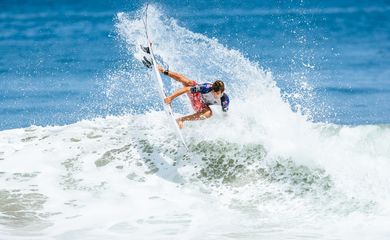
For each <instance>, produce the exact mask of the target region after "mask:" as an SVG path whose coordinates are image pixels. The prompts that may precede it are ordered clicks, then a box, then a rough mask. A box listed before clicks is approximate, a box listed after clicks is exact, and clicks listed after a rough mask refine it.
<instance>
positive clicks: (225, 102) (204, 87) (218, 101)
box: [190, 83, 229, 112]
mask: <svg viewBox="0 0 390 240" xmlns="http://www.w3.org/2000/svg"><path fill="white" fill-rule="evenodd" d="M190 90H191V93H194V94H195V93H200V95H201V100H202V102H203V103H204V104H206V105H221V107H222V111H224V112H227V111H228V109H229V97H228V95H227V94H226V93H222V95H221V97H220V98H215V97H214V94H213V93H212V90H213V84H212V83H201V84H197V85H195V86H193V87H191V89H190Z"/></svg>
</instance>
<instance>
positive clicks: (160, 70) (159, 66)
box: [157, 65, 164, 73]
mask: <svg viewBox="0 0 390 240" xmlns="http://www.w3.org/2000/svg"><path fill="white" fill-rule="evenodd" d="M157 69H158V71H159V72H160V73H163V72H164V68H163V67H161V65H157Z"/></svg>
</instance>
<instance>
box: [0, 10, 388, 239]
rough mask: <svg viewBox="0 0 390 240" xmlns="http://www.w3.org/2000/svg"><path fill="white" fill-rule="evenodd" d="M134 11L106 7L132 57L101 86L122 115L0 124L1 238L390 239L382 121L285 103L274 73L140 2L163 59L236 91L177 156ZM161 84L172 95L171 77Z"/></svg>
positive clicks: (185, 107)
mask: <svg viewBox="0 0 390 240" xmlns="http://www.w3.org/2000/svg"><path fill="white" fill-rule="evenodd" d="M142 13H143V8H141V9H138V10H137V11H135V12H119V13H118V14H117V15H116V18H115V28H114V29H115V31H116V33H117V34H118V36H119V39H117V40H118V41H120V42H121V43H122V44H123V46H124V51H126V54H128V55H129V59H128V60H127V61H126V62H125V63H124V64H123V65H120V66H118V67H116V68H113V69H112V70H110V71H109V73H108V77H107V81H105V82H104V83H103V84H101V85H99V86H98V87H99V88H101V89H102V90H103V92H102V94H104V95H105V96H106V97H107V99H108V100H109V101H107V102H105V104H106V106H105V108H107V109H110V108H115V107H118V106H119V107H118V108H121V107H123V109H126V110H127V114H124V115H121V116H110V117H105V118H97V119H94V120H82V121H79V122H76V123H74V124H70V125H65V126H52V127H50V126H49V127H38V126H31V127H28V128H19V129H12V130H5V131H1V132H0V168H1V169H2V170H1V172H0V179H1V180H0V184H1V186H0V189H1V190H0V231H1V232H0V233H1V236H3V237H4V238H6V239H106V238H108V239H124V238H132V239H260V238H266V239H285V238H290V239H304V238H305V239H307V238H309V239H367V238H370V239H387V238H388V237H389V236H390V230H389V229H390V228H389V226H390V205H389V200H390V188H389V186H390V180H389V178H388V170H389V169H390V161H389V160H390V147H389V144H388V143H389V142H390V127H389V126H388V125H366V126H362V125H357V126H343V125H335V124H328V123H315V122H313V121H311V119H312V118H313V116H311V115H310V114H318V113H317V112H304V113H305V114H303V113H302V112H301V111H293V110H292V106H291V105H290V104H289V102H288V101H287V100H286V99H285V98H284V97H283V91H282V90H281V89H280V88H279V87H278V84H277V83H276V81H275V77H274V76H273V73H272V72H271V70H265V69H263V68H262V66H261V65H260V64H259V63H258V62H255V61H251V60H250V59H249V58H247V57H245V56H244V55H243V53H242V52H240V51H239V50H234V49H231V48H229V46H226V45H225V44H222V43H221V42H219V40H217V39H213V38H209V37H208V36H206V35H204V34H200V33H195V32H193V31H190V30H189V29H188V28H186V27H183V26H181V25H180V24H179V23H178V21H177V20H176V19H175V18H172V17H170V15H169V14H166V13H165V12H164V11H163V10H162V9H161V8H160V7H159V6H156V5H150V6H149V12H148V24H149V31H150V35H151V37H152V39H153V45H154V48H155V53H156V55H158V58H159V60H160V61H161V63H162V64H165V65H169V67H170V69H171V70H172V71H178V72H181V73H184V74H185V75H186V76H188V77H190V78H192V79H194V80H196V81H198V82H203V81H213V80H214V79H215V78H220V79H223V80H224V81H225V83H226V86H227V93H228V94H229V96H231V99H232V102H231V107H230V111H229V113H228V114H227V115H226V114H223V113H221V111H220V110H219V108H213V110H214V116H213V118H211V119H209V120H207V121H202V122H191V123H186V126H185V129H184V130H183V135H184V136H185V139H186V141H187V142H188V143H189V148H190V151H189V152H186V151H185V149H184V148H183V147H182V146H180V142H179V141H178V139H177V138H176V135H175V133H174V131H173V129H170V128H169V127H167V126H169V124H168V119H167V118H166V115H165V113H164V112H162V106H161V104H160V102H159V101H160V100H159V99H158V94H157V90H156V88H155V87H154V83H153V82H152V79H151V78H150V76H149V74H150V73H149V72H148V71H147V70H145V69H144V67H143V66H142V64H141V63H140V62H139V61H138V60H137V59H140V57H141V56H142V52H141V51H140V49H139V45H140V44H145V37H144V29H143V23H142V21H141V19H140V17H141V15H142ZM256 14H257V13H256ZM147 81H151V82H150V83H148V82H147ZM164 82H165V83H166V85H167V86H168V91H173V90H174V89H176V88H178V87H179V86H180V85H178V84H177V83H175V82H172V81H171V80H169V79H167V78H164ZM303 91H307V92H302V94H309V93H310V91H312V89H310V88H308V89H304V90H303ZM125 97H126V98H128V99H131V100H129V101H128V102H126V100H125ZM140 106H142V107H140ZM173 107H174V109H175V110H176V111H177V112H178V114H179V115H180V114H186V113H188V112H189V111H190V105H189V103H188V100H187V99H186V98H185V97H181V98H180V99H179V100H177V101H176V102H175V103H174V105H173ZM221 123H223V124H221Z"/></svg>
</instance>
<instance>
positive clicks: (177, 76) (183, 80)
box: [157, 65, 194, 86]
mask: <svg viewBox="0 0 390 240" xmlns="http://www.w3.org/2000/svg"><path fill="white" fill-rule="evenodd" d="M157 68H158V71H159V72H160V73H163V74H164V75H167V76H168V77H170V78H173V79H175V80H176V81H178V82H181V83H182V84H183V85H184V86H193V85H194V83H193V82H194V81H192V80H191V79H189V78H187V77H185V76H184V75H182V74H180V73H177V72H172V71H168V70H164V68H163V67H161V66H160V65H158V66H157Z"/></svg>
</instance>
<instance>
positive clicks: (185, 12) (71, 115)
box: [0, 0, 390, 129]
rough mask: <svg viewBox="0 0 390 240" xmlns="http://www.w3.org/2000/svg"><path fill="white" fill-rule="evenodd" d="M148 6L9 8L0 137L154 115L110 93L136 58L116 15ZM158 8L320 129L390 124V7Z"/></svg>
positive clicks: (27, 2)
mask: <svg viewBox="0 0 390 240" xmlns="http://www.w3.org/2000/svg"><path fill="white" fill-rule="evenodd" d="M144 4H145V2H143V1H108V0H107V1H103V0H99V1H86V0H84V1H65V0H59V1H49V0H43V1H32V0H24V1H19V0H18V1H16V0H2V1H1V2H0V55H1V58H0V116H1V121H0V129H12V128H19V127H27V126H30V125H32V124H34V125H43V126H45V125H58V124H60V125H62V124H68V123H72V122H76V121H78V120H81V119H90V118H93V117H97V116H106V115H120V114H124V113H128V112H131V111H134V110H135V109H136V110H137V111H138V112H142V111H146V110H148V109H149V106H148V104H147V103H145V104H144V105H143V106H134V105H132V104H131V103H130V102H131V101H130V100H129V97H127V96H126V95H120V94H119V95H118V96H115V97H111V98H110V99H108V98H107V97H106V95H105V94H104V92H105V91H106V90H107V88H108V86H107V85H106V83H107V79H108V78H109V75H110V74H111V73H112V72H113V71H116V70H117V69H118V66H121V65H123V64H124V63H126V62H127V61H129V59H130V58H131V56H130V55H129V54H128V52H127V51H126V49H125V47H124V43H123V41H121V39H120V38H119V37H118V33H117V31H116V29H115V27H114V25H115V23H116V21H117V19H116V14H117V13H118V12H127V13H131V12H135V11H137V10H139V9H140V8H141V7H142V6H144ZM156 4H157V5H158V6H159V7H160V8H161V9H162V10H163V11H164V12H165V13H166V15H167V16H169V17H171V18H174V19H176V21H177V22H178V24H179V25H180V26H183V27H185V28H187V29H189V30H190V31H192V32H195V33H200V34H203V35H205V36H207V37H209V38H215V39H218V41H219V42H220V43H222V44H223V45H224V46H225V47H227V48H229V49H235V50H238V51H240V52H241V53H242V54H244V56H245V57H246V58H248V59H249V60H250V61H251V62H254V63H258V65H259V66H260V67H261V68H263V69H265V70H267V71H270V72H272V74H273V77H274V80H275V81H276V83H277V85H278V86H279V87H280V89H281V91H282V95H283V96H284V98H285V100H286V101H289V103H290V105H291V108H292V109H293V110H294V111H296V110H297V109H301V111H302V112H305V113H306V114H308V115H310V118H311V119H312V120H313V121H316V122H331V123H337V124H353V125H357V124H382V123H390V105H389V104H388V103H389V102H390V68H389V66H390V14H389V13H390V4H389V2H388V1H348V0H344V1H243V2H237V1H173V0H172V1H159V2H158V3H157V2H156ZM205 64H207V63H205ZM129 87H130V86H129ZM129 90H130V89H129ZM132 91H137V90H136V89H133V90H132ZM259 104H266V103H260V102H259Z"/></svg>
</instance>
